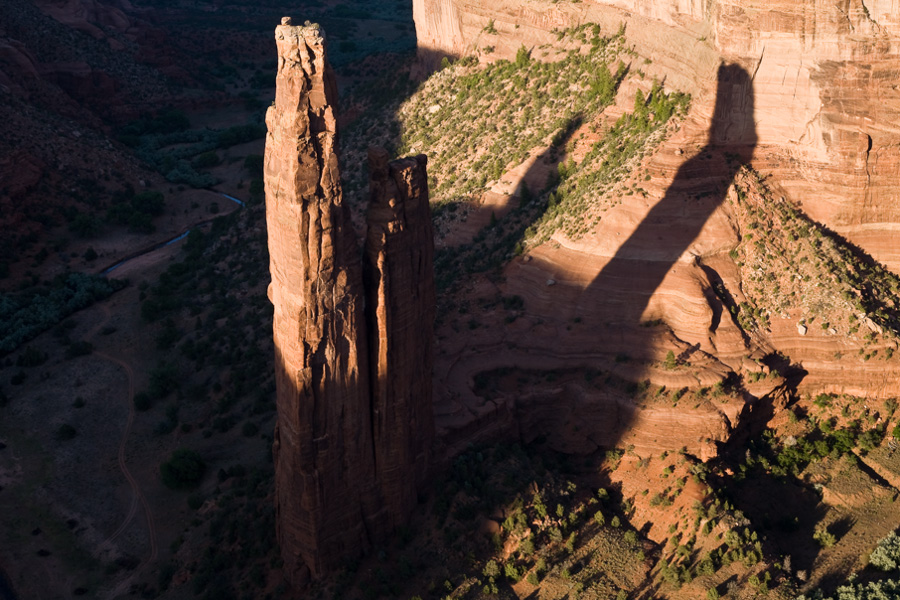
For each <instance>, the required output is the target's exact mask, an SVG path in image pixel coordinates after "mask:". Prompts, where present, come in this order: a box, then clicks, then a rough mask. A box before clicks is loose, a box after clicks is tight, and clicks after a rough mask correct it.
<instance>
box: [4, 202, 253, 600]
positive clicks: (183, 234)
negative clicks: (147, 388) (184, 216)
mask: <svg viewBox="0 0 900 600" xmlns="http://www.w3.org/2000/svg"><path fill="white" fill-rule="evenodd" d="M216 193H217V194H218V195H220V196H222V197H223V198H226V199H228V200H230V201H232V202H234V203H235V204H237V205H239V206H240V207H241V208H243V207H244V206H246V204H244V202H243V200H239V199H237V198H235V197H234V196H229V195H228V194H224V193H222V192H216ZM214 220H215V217H213V218H212V219H206V220H205V221H200V222H199V223H194V224H193V225H192V226H190V227H188V228H187V229H185V230H184V231H182V232H181V233H179V234H178V235H176V236H175V237H173V238H170V239H168V240H165V241H163V242H159V243H158V244H153V245H152V246H148V247H146V248H142V249H140V250H138V251H137V252H133V253H131V254H129V255H128V256H126V257H125V258H123V259H121V260H120V261H119V262H117V263H114V264H112V265H110V266H108V267H106V268H104V269H103V270H101V271H100V274H101V275H108V274H109V273H112V272H113V271H115V270H116V269H118V268H119V267H121V266H122V265H124V264H126V263H128V262H131V261H132V260H134V259H136V258H139V257H141V256H144V255H145V254H150V253H151V252H153V251H155V250H159V249H160V248H165V247H166V246H170V245H172V244H174V243H175V242H179V241H181V240H183V239H184V238H186V237H187V236H188V234H190V233H191V231H192V230H194V229H196V228H197V227H200V226H201V225H206V224H207V223H210V222H212V221H214ZM0 591H2V589H0Z"/></svg>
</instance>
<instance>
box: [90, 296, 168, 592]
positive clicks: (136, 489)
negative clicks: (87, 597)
mask: <svg viewBox="0 0 900 600" xmlns="http://www.w3.org/2000/svg"><path fill="white" fill-rule="evenodd" d="M102 309H103V314H104V319H103V320H102V321H101V322H100V323H99V324H98V325H97V326H96V327H95V328H94V329H93V331H91V332H90V334H89V335H88V336H87V339H88V341H91V340H93V339H94V338H95V337H96V335H97V333H99V332H100V330H101V329H102V328H103V327H104V326H105V325H106V323H107V322H108V321H109V319H110V312H109V306H108V305H107V304H104V305H103V306H102ZM94 354H95V355H96V356H99V357H100V358H103V359H105V360H108V361H110V362H112V363H114V364H116V365H118V366H120V367H122V369H124V370H125V373H126V374H127V375H128V400H127V402H128V421H127V422H126V424H125V430H124V431H123V432H122V439H121V441H120V442H119V453H118V461H119V470H121V471H122V474H123V475H124V476H125V479H126V480H128V485H130V486H131V492H132V496H131V506H130V508H129V510H128V514H127V515H126V516H125V519H124V520H123V521H122V524H121V525H119V527H118V528H117V529H116V530H115V531H114V532H113V533H112V535H110V536H109V537H108V538H106V539H105V540H104V541H103V543H102V544H101V546H107V545H108V544H111V543H112V541H113V540H115V539H116V538H117V537H118V536H119V535H121V534H122V532H124V531H125V529H127V528H128V525H130V524H131V521H132V520H133V519H134V516H135V514H136V513H137V507H138V503H140V504H141V506H142V508H143V510H144V516H145V518H146V519H147V531H148V534H149V537H150V556H148V557H147V558H146V559H145V560H144V561H142V562H141V565H140V567H139V568H138V569H136V570H135V571H134V573H133V574H132V575H131V576H130V577H128V578H126V579H124V580H123V581H122V582H120V583H119V585H118V586H116V588H115V589H113V590H112V591H111V592H110V593H109V596H108V597H109V598H118V597H120V596H121V595H123V594H124V593H125V592H127V590H128V586H129V585H130V584H131V580H132V579H134V577H135V576H136V574H137V573H139V572H140V571H141V570H142V568H143V567H145V566H147V565H148V564H150V563H152V562H154V561H156V559H157V557H158V555H159V548H158V547H157V543H156V529H155V528H154V524H153V513H152V512H151V511H150V505H149V503H148V502H147V499H146V497H144V494H143V492H141V488H140V486H139V485H138V482H137V480H136V479H135V478H134V476H133V475H132V474H131V471H129V470H128V465H127V464H126V462H125V446H126V444H127V443H128V437H129V436H130V434H131V426H132V424H133V423H134V370H133V369H132V368H131V365H129V364H128V363H127V362H125V361H123V360H121V359H119V358H116V357H114V356H111V355H109V354H106V353H105V352H101V351H99V350H95V351H94Z"/></svg>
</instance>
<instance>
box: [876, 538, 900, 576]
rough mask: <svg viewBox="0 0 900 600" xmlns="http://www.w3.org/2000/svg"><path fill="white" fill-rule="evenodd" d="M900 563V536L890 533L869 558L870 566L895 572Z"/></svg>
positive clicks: (879, 542)
mask: <svg viewBox="0 0 900 600" xmlns="http://www.w3.org/2000/svg"><path fill="white" fill-rule="evenodd" d="M898 563H900V536H898V535H897V534H896V533H895V532H893V531H892V532H890V533H889V534H887V535H886V536H885V537H883V538H881V539H880V540H879V541H878V545H877V546H875V550H873V551H872V554H871V555H870V556H869V564H870V565H872V566H873V567H875V568H876V569H880V570H882V571H893V570H895V569H896V568H897V565H898Z"/></svg>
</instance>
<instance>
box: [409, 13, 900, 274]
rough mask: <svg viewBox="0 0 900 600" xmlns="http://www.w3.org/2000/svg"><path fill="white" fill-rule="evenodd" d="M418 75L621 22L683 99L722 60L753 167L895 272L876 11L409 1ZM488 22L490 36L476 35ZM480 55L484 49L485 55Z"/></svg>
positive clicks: (892, 179) (882, 52)
mask: <svg viewBox="0 0 900 600" xmlns="http://www.w3.org/2000/svg"><path fill="white" fill-rule="evenodd" d="M413 6H414V16H415V21H416V33H417V37H418V40H419V52H420V56H421V57H422V61H423V66H425V67H426V68H427V67H429V66H430V67H433V66H435V65H436V64H437V61H440V58H441V56H444V55H450V56H460V55H463V54H473V53H478V54H480V55H481V56H483V57H484V58H485V59H487V60H493V59H495V58H512V57H513V56H515V52H516V51H517V49H518V48H519V47H520V46H521V45H522V44H524V45H525V46H526V47H529V48H533V47H537V46H540V45H542V44H551V43H553V42H554V41H555V39H556V36H555V30H561V29H565V28H567V27H573V26H577V25H579V24H581V23H598V24H600V25H601V26H603V27H605V28H606V29H607V30H612V29H614V28H616V27H618V26H619V24H624V25H625V26H626V35H627V37H628V40H629V42H631V43H632V44H634V46H635V48H636V49H637V51H638V53H639V54H641V55H642V56H646V57H648V58H651V59H652V61H653V65H652V66H649V67H643V66H642V68H643V69H644V70H645V71H647V72H648V74H651V75H657V76H660V77H664V78H665V81H666V84H667V86H669V87H675V88H677V89H682V90H684V91H687V92H689V93H692V94H696V92H697V91H698V90H702V89H704V88H708V87H709V83H711V82H712V81H713V78H714V71H715V68H716V65H717V64H718V62H719V61H720V60H722V59H725V60H730V61H736V62H739V63H741V64H743V65H744V66H745V67H746V68H747V69H748V71H749V72H750V73H751V75H752V79H753V87H754V93H755V103H756V115H755V123H756V128H757V134H758V136H759V143H758V147H759V150H758V151H757V154H756V163H755V164H756V165H757V167H758V168H761V169H763V170H764V171H766V172H770V173H772V174H774V175H775V176H776V177H777V179H778V181H779V182H780V184H781V185H782V186H783V188H784V190H785V191H786V192H787V193H788V194H790V198H791V199H792V200H793V201H794V202H796V203H798V204H800V205H802V207H803V209H804V210H805V211H806V212H807V213H808V214H810V216H812V217H813V218H814V219H816V220H818V221H821V222H823V223H825V224H827V225H828V226H829V227H831V228H833V229H834V230H836V231H838V232H839V233H841V234H842V235H845V236H847V237H848V238H849V239H850V240H851V241H853V242H854V243H856V244H858V245H860V246H861V247H862V248H863V249H865V250H866V251H867V252H869V253H870V254H872V255H873V256H875V257H876V258H877V259H879V260H881V261H883V262H885V263H886V264H887V265H889V266H891V267H893V268H895V269H897V268H900V242H898V241H897V239H896V235H895V234H894V232H895V228H896V226H895V223H896V222H897V221H898V219H900V213H898V212H897V210H898V209H897V203H896V202H893V199H894V197H895V191H894V190H895V189H896V187H897V185H896V183H897V181H896V164H897V159H896V152H894V151H893V150H892V149H893V148H896V145H897V143H898V142H900V137H898V136H900V134H898V131H900V129H898V117H897V114H900V111H898V108H900V96H898V95H897V94H896V92H895V90H894V88H893V85H894V84H893V81H894V79H896V74H897V73H898V72H900V58H898V57H897V47H898V43H900V16H898V13H897V11H896V7H895V6H894V5H893V4H892V3H890V2H882V1H871V0H869V1H863V0H845V1H843V2H837V3H832V4H828V5H823V4H822V3H818V2H813V0H803V1H801V2H782V1H776V2H770V1H763V0H753V1H751V2H744V1H741V2H737V1H734V0H657V1H647V0H585V1H584V2H579V3H566V4H563V3H555V2H550V1H536V2H517V1H514V0H499V1H495V2H484V1H481V0H415V1H414V3H413ZM489 23H492V24H493V30H494V31H496V33H489V32H488V31H486V27H487V25H488V24H489ZM486 48H490V49H491V51H490V52H487V51H486V50H485V49H486Z"/></svg>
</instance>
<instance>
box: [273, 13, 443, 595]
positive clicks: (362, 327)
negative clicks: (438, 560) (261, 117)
mask: <svg viewBox="0 0 900 600" xmlns="http://www.w3.org/2000/svg"><path fill="white" fill-rule="evenodd" d="M282 23H283V24H282V25H281V26H279V27H278V28H277V29H276V32H275V37H276V42H277V46H278V73H277V91H276V97H275V104H274V106H272V107H271V108H270V109H269V111H268V113H267V115H266V124H267V125H268V130H269V133H268V137H267V139H266V155H265V186H266V219H267V225H268V235H269V252H270V259H271V274H272V284H271V285H270V287H269V298H270V299H271V300H272V303H273V304H274V305H275V316H274V337H275V351H276V369H277V373H276V383H277V397H278V401H277V402H278V422H277V425H276V431H275V444H274V454H275V485H276V498H275V500H276V513H277V523H278V539H279V543H280V545H281V550H282V555H283V557H284V560H285V570H286V573H287V576H288V578H289V579H290V580H291V581H292V582H293V583H294V584H295V585H299V584H302V583H303V581H304V580H305V579H306V578H307V577H308V576H309V575H312V576H314V577H317V576H320V575H321V574H322V573H324V572H326V571H327V570H329V569H332V568H334V567H336V566H337V565H339V564H341V562H342V561H343V559H344V558H346V557H348V556H353V555H357V554H359V553H360V552H361V551H364V550H365V549H366V548H368V547H369V546H370V545H371V543H372V542H373V541H375V540H378V539H380V538H383V537H384V536H385V535H386V534H387V533H389V532H390V531H391V530H392V529H393V528H394V527H396V526H397V525H400V524H403V523H404V522H405V521H406V519H407V518H408V516H409V513H410V511H411V510H412V508H413V507H414V506H415V504H416V499H417V492H418V487H417V484H418V483H421V482H423V481H424V480H425V477H426V473H427V468H428V462H429V456H430V446H431V441H432V436H433V428H434V425H433V416H432V412H431V364H432V358H431V357H432V349H431V348H432V337H433V333H432V331H433V320H434V284H433V274H432V255H433V252H434V250H433V239H432V232H431V220H430V212H429V207H428V190H427V177H426V174H425V158H424V157H417V158H414V159H407V160H405V161H398V162H395V163H391V164H388V162H387V156H386V153H384V152H383V151H380V152H379V151H374V152H373V153H372V156H373V160H372V174H373V177H372V192H371V196H372V205H371V210H370V213H369V236H368V244H367V262H368V265H369V268H368V270H367V271H368V273H369V277H368V280H369V281H370V284H371V285H370V287H369V291H368V293H366V292H365V291H364V285H363V277H362V268H361V263H360V249H359V246H358V244H357V239H356V236H355V234H354V232H353V229H352V226H351V224H350V216H349V210H348V207H347V205H346V203H345V202H344V199H343V195H342V192H341V186H340V168H339V165H338V155H337V130H336V126H337V124H336V118H335V106H336V101H337V94H336V88H335V78H334V74H333V72H332V71H331V68H330V66H329V65H328V63H327V61H326V59H325V39H324V35H323V32H322V30H321V29H319V27H318V26H316V25H309V24H307V25H306V26H302V27H295V26H292V25H291V23H290V19H288V18H285V19H284V20H283V22H282ZM364 297H367V303H368V309H367V310H368V312H369V313H370V316H369V319H368V323H369V325H370V330H369V331H367V327H366V319H365V318H364V314H363V310H364V308H363V305H364V300H363V298H364ZM370 341H371V345H370V343H369V342H370ZM370 361H371V362H370ZM370 365H371V370H370Z"/></svg>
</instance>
